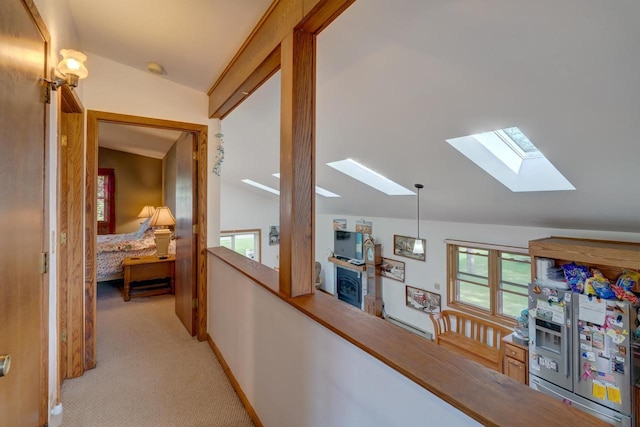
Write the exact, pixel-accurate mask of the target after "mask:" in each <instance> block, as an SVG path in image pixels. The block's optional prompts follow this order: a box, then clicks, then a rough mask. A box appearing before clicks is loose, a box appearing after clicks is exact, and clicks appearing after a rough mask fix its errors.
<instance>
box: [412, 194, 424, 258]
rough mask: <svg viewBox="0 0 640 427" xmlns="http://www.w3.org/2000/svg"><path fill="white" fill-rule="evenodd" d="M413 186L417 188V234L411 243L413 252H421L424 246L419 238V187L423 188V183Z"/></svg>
mask: <svg viewBox="0 0 640 427" xmlns="http://www.w3.org/2000/svg"><path fill="white" fill-rule="evenodd" d="M415 187H416V189H417V190H418V236H417V237H416V241H415V243H414V244H413V253H414V254H423V253H424V246H423V245H422V239H420V189H421V188H424V185H422V184H415Z"/></svg>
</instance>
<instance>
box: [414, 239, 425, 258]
mask: <svg viewBox="0 0 640 427" xmlns="http://www.w3.org/2000/svg"><path fill="white" fill-rule="evenodd" d="M413 253H414V254H423V253H424V246H422V239H420V238H417V239H416V241H415V243H414V244H413Z"/></svg>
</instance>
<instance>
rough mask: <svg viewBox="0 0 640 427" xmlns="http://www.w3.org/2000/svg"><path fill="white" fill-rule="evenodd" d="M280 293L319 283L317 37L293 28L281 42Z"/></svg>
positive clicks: (299, 291) (295, 292)
mask: <svg viewBox="0 0 640 427" xmlns="http://www.w3.org/2000/svg"><path fill="white" fill-rule="evenodd" d="M281 54H282V56H281V58H282V59H281V80H282V83H281V97H280V98H281V113H280V177H281V179H280V266H279V267H280V291H282V292H284V293H286V294H287V295H291V296H292V297H295V296H298V295H305V294H310V293H312V292H313V289H314V288H315V287H314V281H315V280H314V271H315V269H314V262H315V254H314V249H315V248H314V245H313V230H314V229H315V226H314V222H315V215H314V214H315V157H316V155H315V107H316V103H315V89H316V87H315V86H316V78H315V77H316V75H315V62H316V49H315V36H314V35H313V34H311V33H308V32H306V31H304V30H299V29H295V30H293V31H291V32H290V33H289V34H288V35H287V36H286V37H285V39H284V40H283V41H282V45H281Z"/></svg>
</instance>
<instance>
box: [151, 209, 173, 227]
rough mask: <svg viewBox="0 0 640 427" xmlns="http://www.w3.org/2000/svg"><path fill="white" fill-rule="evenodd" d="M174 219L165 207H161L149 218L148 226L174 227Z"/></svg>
mask: <svg viewBox="0 0 640 427" xmlns="http://www.w3.org/2000/svg"><path fill="white" fill-rule="evenodd" d="M175 223H176V219H175V218H174V217H173V214H172V213H171V210H170V209H169V208H168V207H167V206H161V207H159V208H158V209H156V212H155V213H154V214H153V216H152V217H151V221H149V225H150V226H152V227H157V226H168V225H175Z"/></svg>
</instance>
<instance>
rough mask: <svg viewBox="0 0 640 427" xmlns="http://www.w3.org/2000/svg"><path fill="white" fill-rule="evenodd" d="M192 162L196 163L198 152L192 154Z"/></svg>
mask: <svg viewBox="0 0 640 427" xmlns="http://www.w3.org/2000/svg"><path fill="white" fill-rule="evenodd" d="M193 160H195V161H196V162H197V161H198V152H197V151H194V152H193Z"/></svg>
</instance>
